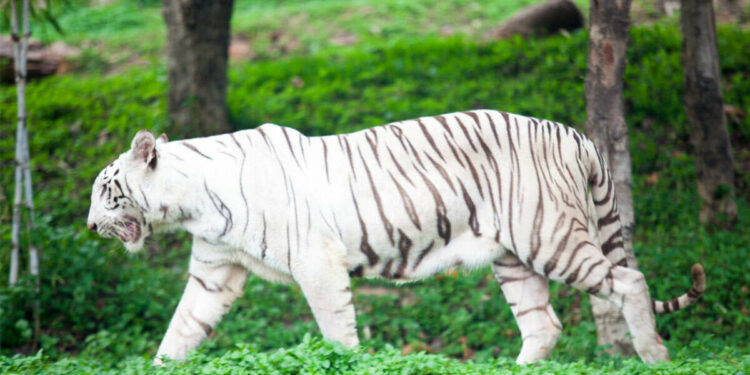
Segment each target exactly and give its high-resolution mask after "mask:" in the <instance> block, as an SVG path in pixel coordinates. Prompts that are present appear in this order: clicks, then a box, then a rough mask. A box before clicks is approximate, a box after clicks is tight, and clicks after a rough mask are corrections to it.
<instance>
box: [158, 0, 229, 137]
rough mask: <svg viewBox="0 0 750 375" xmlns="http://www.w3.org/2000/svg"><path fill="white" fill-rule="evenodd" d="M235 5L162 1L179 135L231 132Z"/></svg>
mask: <svg viewBox="0 0 750 375" xmlns="http://www.w3.org/2000/svg"><path fill="white" fill-rule="evenodd" d="M233 4H234V2H233V0H163V8H162V13H163V15H164V21H165V22H166V24H167V67H168V73H169V100H168V105H167V106H168V112H169V119H170V128H171V129H173V131H174V132H176V133H178V135H179V136H184V137H186V136H201V135H209V134H215V133H220V132H228V131H231V127H230V126H229V122H228V115H227V106H226V90H227V60H228V56H229V26H230V25H229V21H230V19H231V16H232V7H233Z"/></svg>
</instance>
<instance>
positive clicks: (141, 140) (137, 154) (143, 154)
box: [130, 130, 157, 169]
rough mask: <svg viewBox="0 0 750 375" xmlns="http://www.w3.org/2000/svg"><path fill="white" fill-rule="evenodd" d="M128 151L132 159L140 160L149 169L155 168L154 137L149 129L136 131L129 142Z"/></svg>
mask: <svg viewBox="0 0 750 375" xmlns="http://www.w3.org/2000/svg"><path fill="white" fill-rule="evenodd" d="M130 153H131V154H132V156H133V160H136V161H142V162H143V163H145V164H147V165H148V166H149V168H151V169H154V168H156V159H157V157H156V139H154V135H153V134H152V133H151V132H150V131H148V130H141V131H139V132H138V133H136V135H135V138H133V143H131V144H130Z"/></svg>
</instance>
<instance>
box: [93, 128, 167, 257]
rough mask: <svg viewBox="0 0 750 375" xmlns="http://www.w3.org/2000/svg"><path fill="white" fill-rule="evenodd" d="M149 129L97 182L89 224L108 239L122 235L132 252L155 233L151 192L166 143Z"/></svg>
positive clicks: (141, 246) (140, 134)
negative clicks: (160, 147) (160, 151)
mask: <svg viewBox="0 0 750 375" xmlns="http://www.w3.org/2000/svg"><path fill="white" fill-rule="evenodd" d="M166 141H167V137H166V135H164V134H162V135H161V136H160V137H159V138H158V139H155V138H154V135H153V134H152V133H151V132H149V131H147V130H141V131H139V132H138V133H137V134H136V135H135V137H134V138H133V142H132V143H131V146H130V150H129V151H127V152H125V153H123V154H121V155H120V156H119V157H118V158H117V160H115V161H113V162H112V163H111V164H109V165H108V166H107V167H105V168H104V169H103V170H102V171H101V172H99V175H98V176H97V177H96V180H95V181H94V186H93V187H92V190H91V208H90V209H89V216H88V223H87V224H88V227H89V229H90V230H91V231H93V232H96V233H99V234H100V235H101V236H102V237H105V238H115V237H116V238H119V239H120V241H122V243H123V244H124V245H125V248H126V249H127V250H128V251H133V252H135V251H138V250H140V249H141V248H143V241H144V239H145V238H146V237H148V236H149V235H150V234H151V225H150V223H149V222H148V219H147V218H148V213H149V212H150V211H151V207H150V204H149V199H148V196H147V194H148V193H147V192H148V191H150V190H152V188H151V186H152V185H154V184H155V183H156V184H158V181H157V180H156V179H157V178H158V176H157V174H158V170H157V164H158V159H159V157H158V154H157V151H156V145H157V144H160V143H163V142H166Z"/></svg>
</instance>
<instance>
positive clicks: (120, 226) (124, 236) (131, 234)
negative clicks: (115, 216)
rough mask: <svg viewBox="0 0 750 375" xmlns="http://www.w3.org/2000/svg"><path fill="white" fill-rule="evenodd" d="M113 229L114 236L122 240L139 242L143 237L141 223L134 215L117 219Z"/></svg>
mask: <svg viewBox="0 0 750 375" xmlns="http://www.w3.org/2000/svg"><path fill="white" fill-rule="evenodd" d="M113 229H114V230H113V232H114V236H115V237H117V238H119V239H120V241H122V242H125V243H128V242H138V240H140V239H141V235H142V231H141V225H140V224H139V223H138V219H136V218H134V217H132V216H125V217H123V218H122V220H118V221H116V222H115V227H114V228H113Z"/></svg>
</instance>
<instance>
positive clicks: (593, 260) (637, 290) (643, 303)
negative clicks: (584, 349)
mask: <svg viewBox="0 0 750 375" xmlns="http://www.w3.org/2000/svg"><path fill="white" fill-rule="evenodd" d="M579 240H580V241H572V242H571V243H572V244H576V246H575V247H573V248H572V249H571V251H569V252H567V253H568V254H569V256H568V258H567V262H557V261H555V264H554V265H552V264H551V265H549V266H546V265H545V264H544V263H541V264H540V262H541V261H542V260H541V259H536V260H535V264H534V268H535V269H540V268H541V269H545V270H547V271H549V278H550V279H553V280H556V281H560V282H563V283H565V284H568V285H570V286H572V287H574V288H576V289H579V290H581V291H585V292H588V293H592V294H594V295H596V296H597V297H600V298H604V299H607V300H609V301H610V302H612V303H613V304H615V306H617V307H618V308H619V309H620V310H621V311H622V313H623V316H624V317H625V320H626V322H627V325H628V329H629V330H630V334H631V336H632V337H633V345H634V346H635V350H636V352H637V353H638V356H639V357H641V360H643V361H644V362H647V363H656V362H658V361H668V360H669V353H668V351H667V348H666V347H665V346H664V344H663V343H662V340H661V338H660V337H659V334H658V333H656V324H655V322H654V316H653V310H652V307H651V297H650V296H649V293H648V285H646V279H645V277H644V276H643V274H642V273H641V272H639V271H636V270H633V269H630V268H626V267H621V266H617V265H614V264H612V263H611V262H610V261H609V260H608V259H607V258H606V257H605V256H604V255H603V254H602V251H601V249H600V248H599V247H597V246H595V245H594V244H593V243H591V242H589V241H587V237H585V236H581V238H579ZM563 257H565V255H563ZM540 266H541V267H540ZM550 268H551V269H550Z"/></svg>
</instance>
